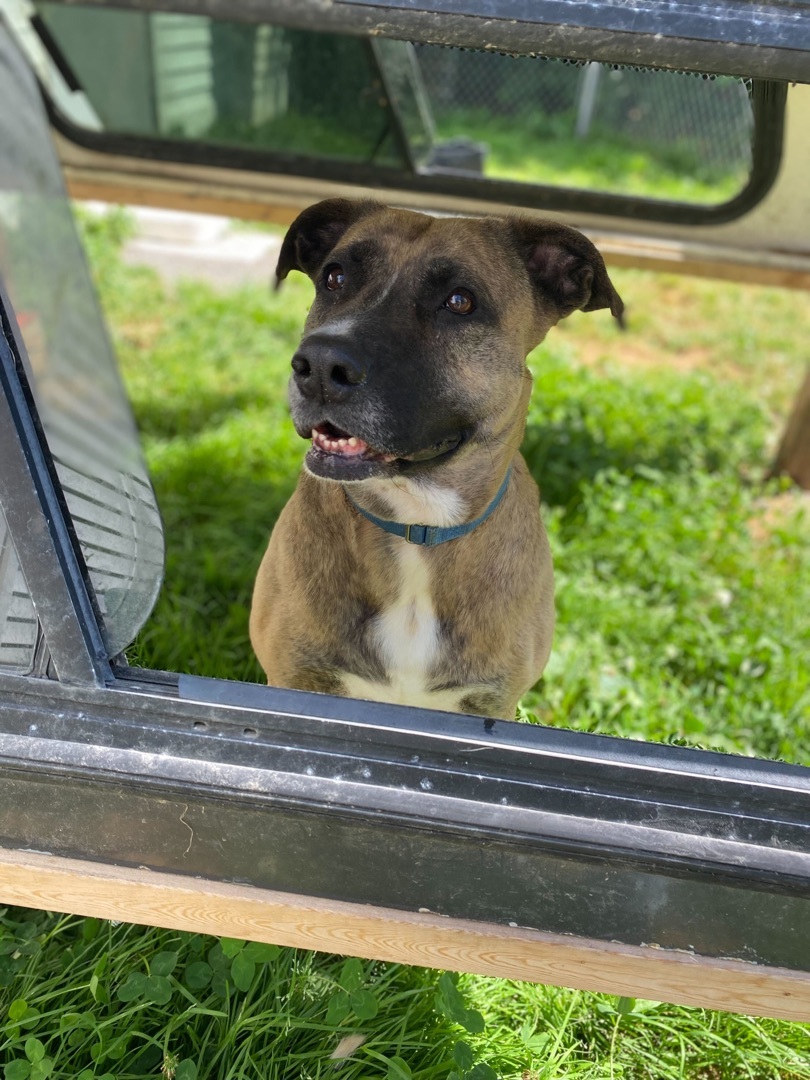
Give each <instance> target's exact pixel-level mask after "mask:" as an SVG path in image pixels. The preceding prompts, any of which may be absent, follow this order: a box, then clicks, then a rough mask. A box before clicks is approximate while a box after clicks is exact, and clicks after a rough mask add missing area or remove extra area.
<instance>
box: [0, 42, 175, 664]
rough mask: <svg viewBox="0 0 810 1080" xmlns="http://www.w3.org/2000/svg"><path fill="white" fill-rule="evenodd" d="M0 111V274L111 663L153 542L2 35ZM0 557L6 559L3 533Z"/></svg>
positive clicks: (59, 190)
mask: <svg viewBox="0 0 810 1080" xmlns="http://www.w3.org/2000/svg"><path fill="white" fill-rule="evenodd" d="M0 101H2V102H3V104H4V106H5V107H4V108H3V109H2V110H0V276H2V279H3V281H4V284H5V286H6V288H7V290H8V293H9V296H10V298H11V302H12V304H13V306H14V310H15V313H16V316H17V320H18V322H19V326H20V330H21V333H22V337H23V341H24V342H25V347H26V351H27V353H28V361H29V367H28V371H27V375H28V378H29V381H30V384H31V387H32V390H33V393H34V398H35V400H36V405H37V409H38V412H39V416H40V419H41V421H42V425H43V428H44V431H45V435H46V437H47V440H48V445H49V447H50V450H51V452H52V455H53V459H54V464H55V466H56V471H57V474H58V476H59V480H60V481H61V484H62V489H63V491H64V495H65V500H66V502H67V504H68V508H69V510H70V514H71V518H72V524H73V527H74V529H75V532H76V535H77V537H78V540H79V544H80V546H81V549H82V554H83V556H84V560H85V563H86V565H87V570H88V574H89V577H90V579H91V581H92V584H93V586H94V590H95V597H96V600H97V603H98V607H99V610H100V613H101V615H102V619H103V626H102V633H103V635H104V640H105V644H106V645H107V649H108V651H109V655H110V656H114V655H115V654H117V653H118V652H120V651H121V650H122V649H123V648H124V647H125V646H127V645H128V644H129V643H130V642H131V641H132V640H133V638H134V637H135V635H136V634H137V632H138V630H139V629H140V628H141V626H142V625H143V623H144V622H145V621H146V618H147V616H148V615H149V613H150V612H151V610H152V606H153V604H154V601H155V598H156V595H157V592H158V589H159V587H160V582H161V578H162V572H163V532H162V527H161V523H160V518H159V515H158V510H157V506H156V503H155V498H154V493H153V491H152V485H151V483H150V481H149V477H148V474H147V472H146V466H145V464H144V462H143V458H142V456H141V452H140V444H139V439H138V434H137V432H136V430H135V424H134V421H133V419H132V414H131V412H130V408H129V403H128V402H127V399H126V395H125V393H124V390H123V387H122V385H121V381H120V378H119V375H118V371H117V368H116V364H115V357H114V355H113V352H112V348H111V345H110V342H109V339H108V337H107V332H106V328H105V325H104V321H103V318H102V315H101V311H100V309H99V307H98V301H97V299H96V295H95V291H94V289H93V286H92V283H91V281H90V275H89V272H88V269H87V265H86V263H85V259H84V252H83V250H82V247H81V244H80V242H79V237H78V235H77V232H76V227H75V225H74V222H73V218H72V216H71V212H70V206H69V204H68V201H67V196H66V193H65V190H64V185H63V181H62V174H61V168H60V166H59V161H58V159H57V157H56V152H55V150H54V147H53V144H52V142H51V135H50V130H49V128H48V124H47V120H46V118H45V116H44V113H43V110H42V101H41V98H40V95H39V91H38V89H37V86H36V83H35V82H34V79H33V76H32V75H31V72H30V70H29V69H28V67H27V66H26V64H25V63H24V61H23V60H22V57H21V56H20V55H19V54H18V53H17V51H16V49H15V48H14V46H13V44H12V42H11V39H10V38H9V36H8V35H7V34H6V33H5V31H4V30H3V28H2V25H0ZM15 540H16V542H17V543H18V544H19V543H20V540H19V538H15ZM0 550H2V551H3V552H5V554H4V555H2V556H0V560H2V558H7V559H11V554H10V552H11V551H12V549H11V547H10V542H8V541H7V540H6V539H5V535H4V536H0ZM14 561H16V560H13V561H12V562H11V563H9V565H10V566H11V569H10V570H8V574H9V575H10V576H8V578H7V581H9V582H11V585H10V586H9V588H10V589H11V593H10V594H9V595H11V596H12V598H16V599H18V600H20V601H21V600H22V598H21V597H19V596H17V595H16V594H17V592H19V587H18V585H17V584H14V582H15V581H16V580H17V579H16V578H15V576H14V575H15V571H14V569H13V564H14ZM30 585H31V590H32V591H34V593H35V589H36V583H35V582H31V583H30ZM1 607H2V601H0V608H1ZM0 618H2V610H0Z"/></svg>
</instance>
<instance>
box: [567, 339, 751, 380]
mask: <svg viewBox="0 0 810 1080" xmlns="http://www.w3.org/2000/svg"><path fill="white" fill-rule="evenodd" d="M576 356H577V361H578V362H579V363H580V364H583V365H584V366H585V367H588V368H592V369H594V370H595V371H600V370H604V369H605V368H606V367H619V368H626V369H627V370H628V371H651V370H654V369H658V370H666V371H679V372H681V373H683V374H684V375H687V374H691V373H692V372H694V371H710V372H711V373H712V374H713V375H720V376H722V377H723V378H729V379H735V380H737V379H739V380H743V379H746V378H750V373H749V372H747V371H746V370H745V368H743V367H739V366H737V365H736V364H731V363H728V362H727V361H723V362H720V363H718V361H717V360H716V359H714V358H713V356H712V350H711V349H708V348H698V347H693V348H689V349H679V350H678V351H677V352H662V351H661V350H660V349H658V348H655V346H653V345H646V344H645V343H644V342H643V341H638V340H635V341H626V342H625V341H622V340H621V339H619V340H618V341H617V342H616V344H615V345H613V346H606V345H605V344H604V343H603V342H599V341H593V340H590V341H589V340H581V341H578V342H577V343H576Z"/></svg>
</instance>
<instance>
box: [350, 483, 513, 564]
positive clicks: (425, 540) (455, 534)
mask: <svg viewBox="0 0 810 1080" xmlns="http://www.w3.org/2000/svg"><path fill="white" fill-rule="evenodd" d="M511 476H512V466H511V465H510V466H509V469H508V471H507V473H506V476H505V477H504V478H503V483H502V484H501V486H500V487H499V488H498V494H497V495H496V496H495V498H494V499H493V500H492V502H491V503H490V504H489V506H488V507H487V508H486V510H485V511H484V512H483V514H482V515H481V517H479V518H476V519H475V521H468V522H467V523H466V524H465V525H452V526H450V527H449V528H446V529H442V528H439V526H438V525H402V524H400V522H398V521H388V520H387V519H386V518H378V517H375V515H374V514H370V513H369V512H368V510H364V509H363V507H362V506H358V505H357V503H356V502H355V501H354V499H353V498H352V497H351V495H350V494H349V493H348V491H346V489H345V488H344V489H343V490H344V491H346V498H347V499H348V500H349V502H350V503H351V504H352V506H353V507H354V508H355V510H357V512H358V513H360V514H362V515H363V517H364V518H367V519H368V520H369V521H370V522H371V523H372V524H373V525H376V526H377V527H378V528H380V529H383V530H384V531H385V532H387V533H391V534H392V535H393V536H401V537H402V539H403V540H406V541H407V542H408V543H409V544H420V545H421V546H423V547H436V545H437V544H446V543H447V541H448V540H458V538H459V537H460V536H466V535H467V534H468V533H471V532H472V531H473V529H477V528H478V526H479V525H481V524H482V523H483V522H485V521H486V520H487V518H488V517H489V515H490V514H492V513H494V511H495V509H496V508H497V506H498V503H499V502H500V501H501V499H502V498H503V497H504V494H505V492H506V489H507V487H508V486H509V480H510V478H511Z"/></svg>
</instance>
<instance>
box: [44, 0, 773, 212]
mask: <svg viewBox="0 0 810 1080" xmlns="http://www.w3.org/2000/svg"><path fill="white" fill-rule="evenodd" d="M38 7H39V9H40V10H41V12H42V14H43V17H44V18H45V19H46V21H47V24H48V26H49V28H50V29H51V31H52V33H53V35H54V37H55V38H56V39H57V41H58V42H59V45H60V48H61V49H62V51H63V53H64V55H65V57H66V58H67V60H68V62H69V64H70V66H71V67H72V69H73V71H74V72H75V74H76V76H77V77H78V81H79V83H80V84H81V86H82V87H83V89H84V91H85V93H86V98H85V97H81V96H80V95H74V97H75V99H76V102H75V103H76V104H77V105H78V106H79V107H80V108H81V109H83V110H84V112H83V114H79V113H75V112H74V113H70V116H71V119H72V120H73V121H74V123H77V124H79V125H84V126H94V127H96V128H97V129H100V130H102V131H106V132H110V133H120V134H126V135H141V136H148V137H152V138H160V139H164V140H181V141H183V140H194V141H195V142H197V143H199V142H205V143H209V144H211V145H212V146H215V147H220V148H222V147H231V148H240V147H243V148H253V149H263V150H267V151H270V152H273V153H274V154H278V155H283V156H285V157H288V158H292V159H293V160H297V161H298V162H299V163H301V162H302V161H306V160H308V159H309V160H311V161H318V160H324V159H332V160H334V161H335V162H344V163H346V162H355V163H363V164H366V165H368V164H373V165H377V166H389V167H391V166H395V167H398V168H399V169H400V170H402V171H406V172H408V173H409V174H410V176H411V179H412V180H413V179H415V177H414V173H416V176H418V174H419V172H425V171H428V172H436V171H440V172H445V173H446V172H447V171H448V170H449V171H452V172H453V173H455V174H457V175H459V176H460V177H463V178H466V180H467V181H469V180H470V179H477V180H478V181H480V182H482V183H483V186H484V188H485V187H486V186H487V184H488V182H490V181H492V182H495V181H503V180H507V181H511V182H513V183H519V184H526V185H544V186H545V185H550V186H553V187H561V188H567V189H579V190H583V191H595V192H610V193H613V194H621V195H628V196H641V197H644V198H649V199H657V200H667V201H671V202H677V203H687V204H697V205H707V206H712V205H720V204H723V203H725V202H728V201H729V200H730V199H732V198H733V197H734V196H735V195H736V194H737V193H739V192H740V191H742V190H743V189H744V188H745V186H746V183H747V181H748V179H749V176H750V174H751V168H752V160H751V146H752V137H753V130H754V114H753V108H752V103H751V97H750V93H749V89H750V88H749V86H748V85H747V83H746V82H745V81H744V80H742V79H736V78H731V77H716V78H715V77H712V78H708V77H704V76H700V75H691V74H684V73H677V72H667V71H651V70H642V69H637V68H615V67H610V66H605V65H600V64H575V63H569V62H567V61H563V60H552V59H545V58H542V57H515V56H502V55H499V54H493V53H487V52H476V51H475V50H463V49H452V48H443V47H441V46H435V45H412V44H409V43H407V42H402V41H394V40H390V39H385V38H376V39H372V40H369V41H366V40H364V39H362V38H354V37H341V36H339V35H335V34H323V33H317V32H314V31H302V30H288V29H284V28H281V27H274V26H269V25H263V26H250V25H247V24H241V23H231V22H224V21H217V20H214V19H210V18H208V17H205V16H196V15H194V16H192V15H176V14H166V13H153V14H147V13H145V12H131V11H107V10H98V9H87V8H84V9H83V8H81V7H76V6H73V5H70V6H66V5H55V4H51V3H42V4H39V5H38ZM87 100H89V102H90V105H91V106H92V109H93V110H94V111H95V117H94V120H93V122H92V123H90V122H88V119H87ZM60 106H61V107H63V108H67V109H68V110H69V109H70V107H71V106H70V104H66V103H65V101H60ZM305 171H306V170H305ZM310 172H312V170H311V169H310ZM417 186H418V181H417ZM482 194H483V195H484V197H486V192H485V191H484V192H482Z"/></svg>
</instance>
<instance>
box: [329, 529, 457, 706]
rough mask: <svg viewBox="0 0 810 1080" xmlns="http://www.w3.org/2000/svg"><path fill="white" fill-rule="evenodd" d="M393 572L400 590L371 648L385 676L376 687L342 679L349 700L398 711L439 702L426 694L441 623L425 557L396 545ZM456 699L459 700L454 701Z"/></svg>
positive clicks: (374, 629)
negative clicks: (385, 705) (397, 706)
mask: <svg viewBox="0 0 810 1080" xmlns="http://www.w3.org/2000/svg"><path fill="white" fill-rule="evenodd" d="M396 552H397V554H396V568H397V570H398V573H399V577H400V581H401V584H400V589H399V594H398V596H397V598H396V600H395V601H394V602H393V603H392V604H391V605H390V606H389V607H388V608H387V609H386V610H385V611H383V612H382V613H381V614H380V615H378V616H377V618H376V619H375V621H374V625H373V627H372V628H371V634H372V639H373V644H374V646H375V647H376V649H377V650H378V652H379V654H380V659H381V660H382V662H383V665H384V667H385V671H386V674H387V676H388V681H387V683H376V682H371V680H368V679H363V678H360V677H359V676H356V675H348V674H347V675H344V676H343V682H344V684H345V686H346V690H347V692H348V693H349V694H350V695H351V696H352V697H370V698H372V699H373V700H375V701H390V702H395V703H398V704H401V705H416V704H425V705H426V704H428V702H430V703H432V704H433V707H434V708H441V706H438V705H436V704H435V701H434V698H435V697H436V696H437V695H435V694H432V693H430V692H429V691H428V690H427V683H428V677H429V674H430V671H431V669H432V668H433V665H434V664H435V662H436V660H437V658H438V655H439V649H440V645H441V642H440V634H439V623H438V619H437V618H436V612H435V610H434V607H433V600H432V599H431V595H430V575H429V574H428V568H427V563H426V559H425V553H424V552H423V551H420V549H419V548H418V547H414V546H413V545H411V544H405V543H402V544H397V546H396ZM455 696H458V695H455Z"/></svg>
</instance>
